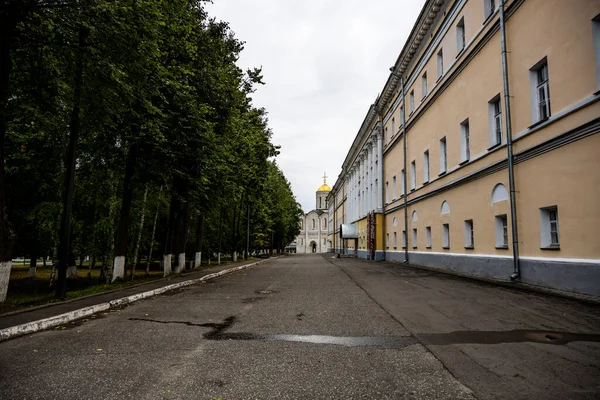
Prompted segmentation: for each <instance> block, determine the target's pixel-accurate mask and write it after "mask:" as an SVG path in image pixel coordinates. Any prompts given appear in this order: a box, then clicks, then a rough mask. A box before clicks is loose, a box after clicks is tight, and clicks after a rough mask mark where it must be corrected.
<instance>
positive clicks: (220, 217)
mask: <svg viewBox="0 0 600 400" xmlns="http://www.w3.org/2000/svg"><path fill="white" fill-rule="evenodd" d="M222 228H223V206H222V205H221V209H220V210H219V253H218V254H217V265H221V231H222Z"/></svg>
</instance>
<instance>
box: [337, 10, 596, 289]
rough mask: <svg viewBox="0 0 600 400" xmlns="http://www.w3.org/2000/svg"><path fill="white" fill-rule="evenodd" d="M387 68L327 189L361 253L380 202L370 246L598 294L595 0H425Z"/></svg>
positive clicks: (404, 258)
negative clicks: (353, 227)
mask: <svg viewBox="0 0 600 400" xmlns="http://www.w3.org/2000/svg"><path fill="white" fill-rule="evenodd" d="M390 71H391V74H390V76H389V78H388V79H387V81H386V82H385V85H384V87H383V89H382V90H381V93H382V94H381V95H380V96H379V97H378V98H377V100H376V101H375V103H374V104H373V105H372V106H371V107H370V109H369V110H368V111H367V116H366V117H365V120H364V122H363V124H362V126H361V128H360V130H359V132H358V134H357V136H356V138H355V140H354V143H353V145H352V147H351V149H350V151H349V152H348V154H347V157H346V160H345V161H344V164H343V165H342V172H341V174H340V175H339V177H338V180H337V182H336V184H335V185H334V187H333V190H332V192H331V194H330V198H331V199H334V198H335V199H336V200H335V204H334V207H338V208H339V207H342V208H343V210H342V211H341V213H340V211H339V209H338V208H335V209H334V210H332V211H333V212H332V213H333V214H334V215H335V216H336V217H337V216H341V220H342V221H344V223H353V224H357V226H358V229H359V232H360V233H361V238H360V239H359V241H358V246H359V249H358V250H359V251H358V256H359V257H363V258H369V257H370V256H371V254H367V253H368V251H367V247H368V246H369V245H371V243H366V242H365V241H366V240H367V239H368V238H366V237H365V234H364V232H365V231H366V230H367V229H366V228H367V221H366V218H365V216H366V215H368V214H369V213H373V212H374V213H375V215H376V216H377V218H382V219H381V222H380V221H379V219H376V220H375V229H376V231H377V235H375V244H374V247H375V248H376V252H377V255H376V257H375V258H376V259H386V260H393V261H400V262H409V263H411V264H416V265H426V266H433V267H438V268H445V269H451V270H454V271H456V272H460V273H464V274H468V275H475V276H483V277H489V278H494V279H502V280H509V279H513V280H518V281H521V282H526V283H530V284H534V285H540V286H545V287H552V288H557V289H562V290H569V291H574V292H579V293H586V294H592V295H600V239H599V237H598V232H599V230H600V158H599V157H598V153H599V152H600V135H598V133H599V132H600V103H599V102H598V100H600V91H599V89H600V1H598V0H576V1H564V0H527V1H524V0H511V1H505V2H502V1H497V0H455V1H444V0H427V1H426V2H425V5H424V7H423V9H422V11H421V13H420V15H419V17H418V19H417V22H416V24H415V26H414V28H413V30H412V32H411V35H410V37H409V38H408V41H407V42H406V44H405V45H404V47H403V49H402V51H401V52H400V55H399V56H398V58H397V61H396V63H395V64H394V65H393V66H392V68H390ZM405 110H406V111H405ZM373 138H377V139H376V140H379V141H377V142H376V143H377V145H374V142H373ZM379 143H381V145H380V144H379ZM379 147H382V150H381V151H379ZM373 149H377V151H375V152H374V153H373V155H371V153H372V152H373ZM381 160H383V162H381ZM381 183H383V184H381ZM373 191H376V192H377V193H373ZM371 196H375V197H377V200H376V201H373V200H372V199H371ZM365 200H366V201H365ZM330 202H331V200H330ZM334 222H335V221H334ZM337 225H339V222H337V223H336V225H335V226H337ZM332 240H334V242H332V250H333V251H341V248H342V246H341V241H340V239H339V235H337V237H336V235H334V234H332ZM347 242H348V245H347V246H345V248H348V247H351V245H352V244H351V243H350V242H353V241H347ZM368 248H369V249H370V247H368ZM345 251H346V252H347V250H345ZM380 254H381V255H380Z"/></svg>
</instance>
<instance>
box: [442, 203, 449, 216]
mask: <svg viewBox="0 0 600 400" xmlns="http://www.w3.org/2000/svg"><path fill="white" fill-rule="evenodd" d="M440 214H442V215H444V214H450V205H448V202H447V201H446V200H444V201H443V202H442V209H441V210H440Z"/></svg>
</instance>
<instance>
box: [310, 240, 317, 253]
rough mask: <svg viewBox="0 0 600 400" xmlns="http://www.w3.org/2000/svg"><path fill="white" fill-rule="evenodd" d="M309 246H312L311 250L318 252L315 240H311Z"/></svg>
mask: <svg viewBox="0 0 600 400" xmlns="http://www.w3.org/2000/svg"><path fill="white" fill-rule="evenodd" d="M309 246H310V251H311V252H312V253H316V252H317V244H316V243H315V242H314V241H311V242H310V245H309Z"/></svg>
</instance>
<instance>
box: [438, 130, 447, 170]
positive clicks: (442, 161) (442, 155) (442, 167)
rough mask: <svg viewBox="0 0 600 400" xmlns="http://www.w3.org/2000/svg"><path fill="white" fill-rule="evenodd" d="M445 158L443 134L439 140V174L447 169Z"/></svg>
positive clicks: (444, 138)
mask: <svg viewBox="0 0 600 400" xmlns="http://www.w3.org/2000/svg"><path fill="white" fill-rule="evenodd" d="M447 162H448V160H447V158H446V137H445V136H444V137H443V138H442V139H441V140H440V174H443V173H444V172H446V169H447Z"/></svg>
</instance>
